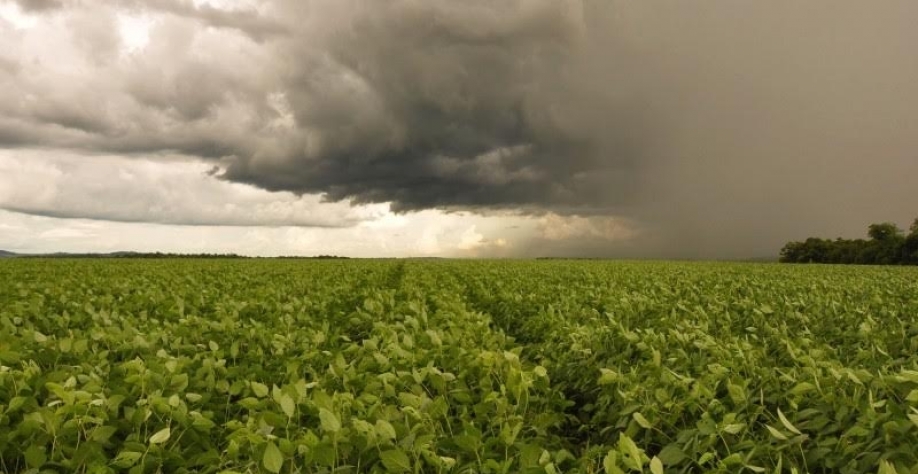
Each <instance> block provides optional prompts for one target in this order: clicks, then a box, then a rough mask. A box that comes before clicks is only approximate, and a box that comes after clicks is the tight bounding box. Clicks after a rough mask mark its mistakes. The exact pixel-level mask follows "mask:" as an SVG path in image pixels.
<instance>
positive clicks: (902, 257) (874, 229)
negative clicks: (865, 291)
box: [781, 219, 918, 265]
mask: <svg viewBox="0 0 918 474" xmlns="http://www.w3.org/2000/svg"><path fill="white" fill-rule="evenodd" d="M909 230H910V233H909V234H908V235H905V234H904V233H903V232H902V231H901V230H900V229H899V228H898V227H896V225H895V224H892V223H889V222H886V223H882V224H871V225H870V227H869V228H868V231H867V234H868V235H869V236H870V240H864V239H854V240H846V239H841V238H839V239H835V240H829V239H820V238H816V237H810V238H809V239H806V240H805V241H803V242H788V243H787V245H785V246H784V248H782V249H781V261H782V262H787V263H857V264H867V265H918V219H915V222H914V223H913V224H912V226H911V228H910V229H909Z"/></svg>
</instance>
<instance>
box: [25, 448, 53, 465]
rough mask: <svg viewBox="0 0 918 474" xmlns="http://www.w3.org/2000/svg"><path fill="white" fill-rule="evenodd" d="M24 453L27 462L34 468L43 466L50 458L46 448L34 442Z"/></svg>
mask: <svg viewBox="0 0 918 474" xmlns="http://www.w3.org/2000/svg"><path fill="white" fill-rule="evenodd" d="M22 455H23V457H25V461H26V464H28V465H29V467H33V468H39V467H41V466H43V465H44V464H45V462H46V461H47V460H48V456H47V455H46V454H45V448H44V447H43V446H39V445H37V444H33V445H31V446H29V447H28V448H26V450H25V452H23V453H22Z"/></svg>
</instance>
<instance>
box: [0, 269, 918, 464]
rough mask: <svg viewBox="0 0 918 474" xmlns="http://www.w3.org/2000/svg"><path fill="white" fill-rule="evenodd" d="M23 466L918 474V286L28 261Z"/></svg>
mask: <svg viewBox="0 0 918 474" xmlns="http://www.w3.org/2000/svg"><path fill="white" fill-rule="evenodd" d="M0 471H2V472H4V473H17V472H31V473H44V472H47V473H60V472H89V473H108V472H131V473H154V472H164V473H182V472H204V473H210V472H239V473H243V472H270V473H278V472H282V473H295V472H302V473H331V472H341V473H344V472H351V473H357V472H380V473H382V472H389V473H422V472H423V473H439V472H443V473H445V472H457V473H458V472H481V473H549V474H551V473H602V472H607V473H619V472H641V471H643V472H650V473H654V474H658V473H662V472H666V473H682V472H724V473H733V472H756V473H758V472H768V473H772V472H798V473H804V472H840V473H861V472H870V473H874V472H880V473H893V472H899V473H907V472H918V269H916V268H902V267H885V268H881V267H840V266H794V265H777V264H740V263H736V264H733V263H663V262H660V263H656V262H652V263H646V262H645V263H638V262H598V261H596V262H593V261H449V260H444V261H439V260H431V261H421V260H378V261H374V260H365V261H306V260H115V259H112V260H39V259H34V260H33V259H15V260H7V261H3V262H0Z"/></svg>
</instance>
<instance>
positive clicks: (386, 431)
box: [376, 420, 396, 440]
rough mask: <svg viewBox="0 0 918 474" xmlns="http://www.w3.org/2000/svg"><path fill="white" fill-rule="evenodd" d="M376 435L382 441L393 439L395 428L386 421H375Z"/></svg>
mask: <svg viewBox="0 0 918 474" xmlns="http://www.w3.org/2000/svg"><path fill="white" fill-rule="evenodd" d="M376 434H377V435H379V436H380V437H381V438H383V439H390V440H391V439H395V437H396V434H395V427H394V426H392V423H389V422H388V421H386V420H376Z"/></svg>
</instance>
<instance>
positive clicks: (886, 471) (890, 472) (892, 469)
mask: <svg viewBox="0 0 918 474" xmlns="http://www.w3.org/2000/svg"><path fill="white" fill-rule="evenodd" d="M877 474H899V473H898V471H896V466H893V465H892V464H891V463H890V462H889V461H886V460H883V461H880V469H879V470H878V471H877Z"/></svg>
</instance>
